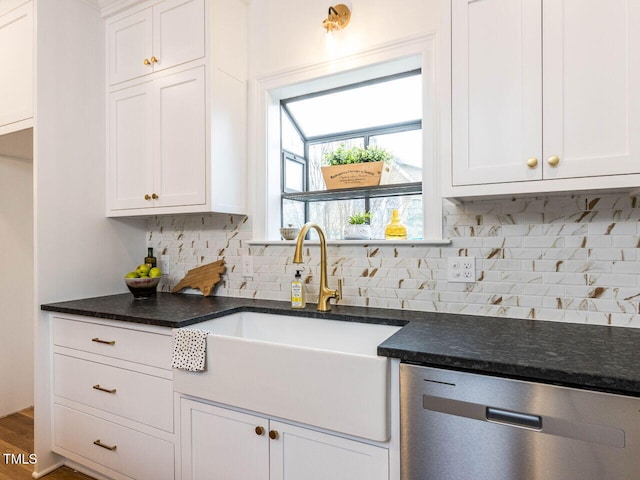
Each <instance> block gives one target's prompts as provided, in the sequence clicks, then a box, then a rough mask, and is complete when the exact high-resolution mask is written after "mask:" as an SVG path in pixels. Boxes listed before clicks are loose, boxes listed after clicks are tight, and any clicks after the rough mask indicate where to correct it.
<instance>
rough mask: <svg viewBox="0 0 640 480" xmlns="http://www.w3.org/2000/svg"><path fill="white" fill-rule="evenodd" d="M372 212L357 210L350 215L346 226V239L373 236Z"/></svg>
mask: <svg viewBox="0 0 640 480" xmlns="http://www.w3.org/2000/svg"><path fill="white" fill-rule="evenodd" d="M370 220H371V212H356V213H354V214H353V215H351V216H350V217H349V224H348V225H345V226H344V232H343V237H344V239H345V240H369V239H370V238H371V225H369V221H370Z"/></svg>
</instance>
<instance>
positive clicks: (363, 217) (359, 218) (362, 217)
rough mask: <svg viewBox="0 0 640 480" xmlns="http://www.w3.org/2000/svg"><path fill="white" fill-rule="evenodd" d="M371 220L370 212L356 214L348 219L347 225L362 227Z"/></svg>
mask: <svg viewBox="0 0 640 480" xmlns="http://www.w3.org/2000/svg"><path fill="white" fill-rule="evenodd" d="M369 220H371V212H356V213H354V214H353V215H351V216H350V217H349V225H364V224H366V223H368V222H369Z"/></svg>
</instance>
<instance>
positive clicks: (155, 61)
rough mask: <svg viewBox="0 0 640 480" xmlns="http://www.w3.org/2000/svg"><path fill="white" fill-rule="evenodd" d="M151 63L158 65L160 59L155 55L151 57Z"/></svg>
mask: <svg viewBox="0 0 640 480" xmlns="http://www.w3.org/2000/svg"><path fill="white" fill-rule="evenodd" d="M151 63H158V59H157V58H156V57H154V56H153V55H152V56H151Z"/></svg>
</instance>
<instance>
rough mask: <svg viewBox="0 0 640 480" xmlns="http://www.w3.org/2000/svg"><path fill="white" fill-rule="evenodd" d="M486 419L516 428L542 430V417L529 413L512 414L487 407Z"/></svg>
mask: <svg viewBox="0 0 640 480" xmlns="http://www.w3.org/2000/svg"><path fill="white" fill-rule="evenodd" d="M486 418H487V420H488V421H489V422H495V423H501V424H503V425H511V426H514V427H521V428H528V429H531V430H542V417H541V416H540V415H530V414H527V413H520V412H511V411H509V410H502V409H500V408H493V407H487V410H486Z"/></svg>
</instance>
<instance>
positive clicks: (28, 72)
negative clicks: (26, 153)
mask: <svg viewBox="0 0 640 480" xmlns="http://www.w3.org/2000/svg"><path fill="white" fill-rule="evenodd" d="M0 65H1V66H2V67H1V68H2V73H1V74H0V125H6V124H9V123H14V122H17V121H20V120H25V119H27V118H30V117H32V116H33V7H32V5H31V2H29V3H27V4H26V5H23V6H21V7H19V8H16V9H15V10H12V11H10V12H9V13H6V14H5V15H2V16H0Z"/></svg>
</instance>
